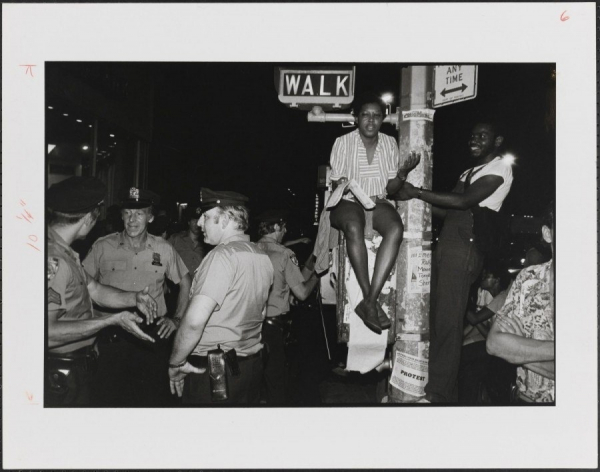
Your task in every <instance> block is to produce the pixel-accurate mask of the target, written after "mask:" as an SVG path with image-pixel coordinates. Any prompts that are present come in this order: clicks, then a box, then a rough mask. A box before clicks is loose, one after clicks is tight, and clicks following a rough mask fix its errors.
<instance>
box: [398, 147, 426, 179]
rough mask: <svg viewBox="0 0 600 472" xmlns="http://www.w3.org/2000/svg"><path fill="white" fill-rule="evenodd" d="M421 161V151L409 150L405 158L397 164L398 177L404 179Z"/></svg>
mask: <svg viewBox="0 0 600 472" xmlns="http://www.w3.org/2000/svg"><path fill="white" fill-rule="evenodd" d="M419 162H421V153H418V152H417V151H410V152H409V153H408V156H407V157H406V159H405V160H404V161H403V162H402V163H401V164H400V165H399V166H398V178H400V179H405V178H406V176H407V175H408V173H409V172H410V171H411V170H413V169H414V168H415V167H417V166H418V165H419Z"/></svg>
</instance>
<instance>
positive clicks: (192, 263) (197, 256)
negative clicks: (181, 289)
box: [169, 230, 204, 275]
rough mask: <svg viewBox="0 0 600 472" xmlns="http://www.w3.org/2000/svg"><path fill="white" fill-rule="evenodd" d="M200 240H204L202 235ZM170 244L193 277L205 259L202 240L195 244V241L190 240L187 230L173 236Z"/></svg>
mask: <svg viewBox="0 0 600 472" xmlns="http://www.w3.org/2000/svg"><path fill="white" fill-rule="evenodd" d="M200 238H202V235H200ZM169 243H171V244H172V245H173V247H174V248H175V250H176V251H177V254H179V256H180V257H181V259H183V262H184V264H185V266H186V267H187V269H188V271H189V272H190V274H192V275H193V274H194V272H196V269H197V268H198V266H199V265H200V263H201V262H202V259H203V258H204V247H203V246H202V240H201V239H198V242H197V243H196V244H194V241H193V240H192V238H190V235H189V234H188V231H187V230H186V231H181V232H180V233H175V234H173V235H172V236H171V237H170V238H169Z"/></svg>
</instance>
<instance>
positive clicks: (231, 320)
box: [190, 234, 273, 356]
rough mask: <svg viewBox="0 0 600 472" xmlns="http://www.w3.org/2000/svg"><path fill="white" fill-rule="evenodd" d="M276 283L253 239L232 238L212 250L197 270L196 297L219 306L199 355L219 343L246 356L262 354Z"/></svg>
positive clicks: (194, 283)
mask: <svg viewBox="0 0 600 472" xmlns="http://www.w3.org/2000/svg"><path fill="white" fill-rule="evenodd" d="M272 282H273V266H272V265H271V261H270V260H269V257H268V256H267V255H266V254H265V252H264V251H263V250H262V249H260V248H259V247H258V246H257V245H256V244H254V243H251V242H250V237H249V236H248V235H246V234H240V235H235V236H232V237H231V238H228V239H227V240H225V241H223V242H222V243H220V244H219V245H217V246H216V247H215V248H214V249H213V250H212V251H210V252H209V253H208V254H207V255H206V257H205V258H204V260H203V261H202V263H201V264H200V267H198V270H197V271H196V275H195V277H194V281H193V282H192V288H191V290H190V299H191V298H192V297H195V296H199V295H205V296H207V297H209V298H211V299H212V300H214V301H215V302H217V306H216V308H215V310H214V311H213V313H212V315H211V316H210V318H209V319H208V322H207V323H206V327H205V328H204V332H203V333H202V337H201V338H200V342H199V343H198V345H197V346H196V348H195V349H194V353H195V354H200V355H206V353H207V352H208V351H210V350H212V349H215V348H216V347H217V344H220V345H221V348H222V349H223V350H225V351H227V350H229V349H232V348H235V350H236V351H237V353H238V354H241V355H243V356H244V355H246V356H247V355H251V354H254V353H256V352H258V351H259V350H260V349H261V348H262V344H261V330H262V323H263V321H264V312H263V309H264V307H265V304H266V301H267V298H268V295H269V287H270V286H271V283H272Z"/></svg>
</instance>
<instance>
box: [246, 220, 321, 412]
mask: <svg viewBox="0 0 600 472" xmlns="http://www.w3.org/2000/svg"><path fill="white" fill-rule="evenodd" d="M285 216H286V215H285V212H283V211H280V210H270V211H267V212H265V213H263V214H261V215H260V216H258V218H257V220H258V233H259V235H260V236H261V239H260V240H259V241H258V245H259V246H260V247H261V248H262V249H263V250H264V251H265V252H266V253H267V255H268V256H269V259H271V263H272V264H273V269H274V271H275V273H274V281H273V286H272V287H271V290H270V292H269V299H268V301H267V317H266V319H265V322H264V324H263V331H262V334H263V341H264V342H265V343H266V344H267V348H268V358H267V363H266V365H265V372H264V384H265V390H266V393H267V403H270V404H278V405H281V404H284V403H285V401H286V395H285V364H286V359H285V350H284V327H285V321H284V319H283V315H285V314H286V313H287V312H288V311H289V310H290V295H291V294H290V292H291V293H292V294H293V295H294V296H295V297H296V298H297V299H298V300H301V301H303V300H306V298H307V297H308V295H310V293H311V292H312V291H313V289H314V288H315V285H316V283H317V280H318V278H317V276H316V275H315V273H314V271H312V270H309V269H305V270H304V271H301V270H300V267H299V264H298V259H297V258H296V254H294V252H293V251H292V250H291V249H288V248H287V247H285V246H284V245H283V244H282V242H283V238H284V236H285V234H286V232H287V225H286V220H285Z"/></svg>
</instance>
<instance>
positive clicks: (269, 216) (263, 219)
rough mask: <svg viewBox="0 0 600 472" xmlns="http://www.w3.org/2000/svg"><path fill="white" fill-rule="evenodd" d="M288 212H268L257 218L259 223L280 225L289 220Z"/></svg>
mask: <svg viewBox="0 0 600 472" xmlns="http://www.w3.org/2000/svg"><path fill="white" fill-rule="evenodd" d="M287 216H288V212H287V211H286V210H267V211H265V212H263V213H261V214H260V215H258V216H257V217H256V221H257V222H258V223H279V222H281V221H282V220H283V221H285V220H286V219H287Z"/></svg>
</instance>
